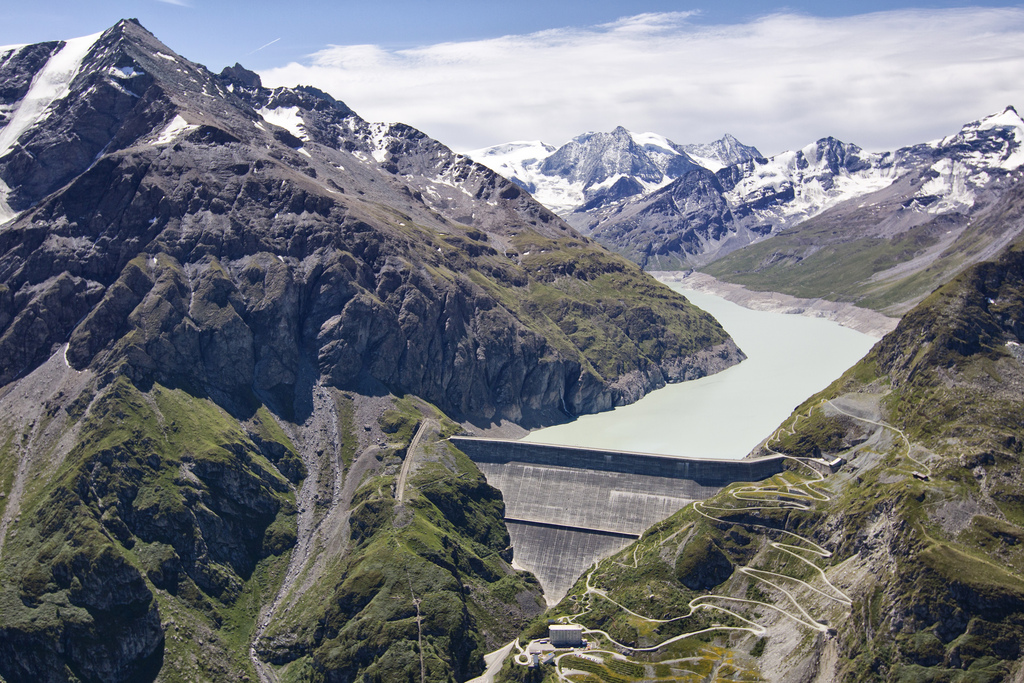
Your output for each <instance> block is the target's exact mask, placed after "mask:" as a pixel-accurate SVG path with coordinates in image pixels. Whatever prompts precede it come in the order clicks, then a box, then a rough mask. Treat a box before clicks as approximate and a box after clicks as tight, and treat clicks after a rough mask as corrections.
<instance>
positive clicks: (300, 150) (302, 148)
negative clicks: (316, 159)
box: [295, 147, 313, 159]
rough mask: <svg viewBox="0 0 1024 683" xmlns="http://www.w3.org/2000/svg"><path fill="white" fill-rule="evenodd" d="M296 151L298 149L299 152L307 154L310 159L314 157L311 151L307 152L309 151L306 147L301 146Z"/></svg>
mask: <svg viewBox="0 0 1024 683" xmlns="http://www.w3.org/2000/svg"><path fill="white" fill-rule="evenodd" d="M295 151H296V152H298V153H299V154H305V155H306V156H307V157H309V158H310V159H312V158H313V155H312V154H310V153H309V152H307V151H306V148H305V147H299V148H298V149H297V150H295Z"/></svg>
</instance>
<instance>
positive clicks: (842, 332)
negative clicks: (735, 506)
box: [523, 286, 876, 458]
mask: <svg viewBox="0 0 1024 683" xmlns="http://www.w3.org/2000/svg"><path fill="white" fill-rule="evenodd" d="M673 289H676V290H677V291H679V292H680V293H682V294H683V295H685V296H686V298H688V299H689V300H690V301H692V302H693V303H695V304H696V305H698V306H700V307H701V308H703V309H704V310H705V311H708V312H709V313H711V314H712V315H713V316H715V318H717V319H718V321H719V322H720V323H721V324H722V326H723V327H725V329H726V330H727V331H728V332H729V334H730V335H732V338H733V339H734V340H735V341H736V344H737V345H739V347H740V348H741V349H743V352H744V353H746V354H747V360H745V361H743V362H742V363H740V364H738V365H736V366H733V367H731V368H729V369H728V370H725V371H723V372H720V373H718V374H717V375H712V376H711V377H705V378H703V379H698V380H695V381H692V382H681V383H679V384H670V385H669V386H667V387H665V388H663V389H659V390H657V391H654V392H652V393H650V394H648V395H647V396H645V397H644V398H643V399H642V400H640V401H638V402H637V403H634V404H633V405H629V406H624V407H622V408H616V409H615V410H612V411H609V412H605V413H600V414H597V415H585V416H583V417H580V418H578V419H577V420H575V421H574V422H571V423H568V424H564V425H559V426H557V427H549V428H547V429H540V430H537V431H535V432H533V433H531V434H529V435H528V436H527V437H525V438H524V439H523V440H524V441H532V442H535V443H553V444H561V445H568V446H588V447H592V448H611V449H616V450H628V451H639V452H644V453H660V454H663V455H678V456H686V457H697V458H742V457H744V456H745V455H747V454H748V453H749V452H750V451H751V450H752V449H753V448H754V447H755V446H757V444H758V443H760V442H761V441H762V440H763V439H764V438H766V437H767V436H769V435H770V434H771V433H772V432H773V431H774V430H775V429H776V428H777V427H778V426H779V424H780V423H781V422H782V421H783V420H785V419H786V418H787V417H788V416H789V415H790V413H792V412H793V409H794V408H795V407H796V406H798V405H799V404H800V403H802V402H803V401H804V400H805V399H806V398H807V397H809V396H811V395H812V394H814V393H815V392H817V391H820V390H821V389H824V388H825V387H826V386H828V385H829V384H830V383H831V382H832V381H833V380H834V379H836V378H837V377H839V376H840V375H841V374H843V372H844V371H846V370H847V369H848V368H849V367H850V366H851V365H853V364H854V363H856V362H857V361H858V360H860V359H861V358H862V357H863V356H864V354H866V353H867V352H868V350H870V349H871V347H872V346H873V345H874V343H875V341H876V340H875V339H874V338H873V337H869V336H868V335H866V334H862V333H860V332H856V331H854V330H851V329H848V328H846V327H842V326H840V325H839V324H837V323H834V322H830V321H828V320H824V319H821V318H808V317H805V316H801V315H787V314H783V313H768V312H765V311H752V310H750V309H747V308H743V307H742V306H739V305H737V304H734V303H731V302H729V301H726V300H725V299H722V298H721V297H717V296H714V295H711V294H706V293H704V292H694V291H687V290H683V289H681V288H679V287H678V286H674V287H673Z"/></svg>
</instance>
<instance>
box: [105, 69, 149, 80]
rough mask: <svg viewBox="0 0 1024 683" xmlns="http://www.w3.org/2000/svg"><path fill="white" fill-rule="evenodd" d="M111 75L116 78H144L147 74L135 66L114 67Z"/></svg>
mask: <svg viewBox="0 0 1024 683" xmlns="http://www.w3.org/2000/svg"><path fill="white" fill-rule="evenodd" d="M110 74H111V75H112V76H114V77H116V78H135V77H136V76H144V75H145V74H146V72H145V71H143V70H141V69H136V68H135V67H133V66H120V67H118V66H112V67H110Z"/></svg>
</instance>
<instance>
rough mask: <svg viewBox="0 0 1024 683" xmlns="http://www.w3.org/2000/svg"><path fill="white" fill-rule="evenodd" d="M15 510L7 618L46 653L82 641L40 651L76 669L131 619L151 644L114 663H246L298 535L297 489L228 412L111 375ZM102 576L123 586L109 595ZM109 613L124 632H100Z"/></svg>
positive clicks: (194, 669)
mask: <svg viewBox="0 0 1024 683" xmlns="http://www.w3.org/2000/svg"><path fill="white" fill-rule="evenodd" d="M271 431H272V430H270V429H268V430H267V438H274V435H273V434H271V433H270V432H271ZM278 436H280V434H278ZM275 443H279V445H280V446H281V447H282V449H283V450H285V451H287V450H289V449H290V448H291V445H290V444H289V443H287V442H286V441H285V442H283V443H281V442H277V441H275ZM21 511H22V512H21V522H20V524H18V525H17V527H16V532H17V533H15V534H11V536H10V537H9V540H8V543H7V544H6V546H5V550H4V554H5V563H4V567H3V572H4V581H3V588H2V589H0V595H2V596H3V597H2V598H0V599H2V600H3V601H4V603H5V604H8V605H9V606H10V609H5V610H3V612H2V614H3V624H2V626H0V628H4V629H9V630H11V631H20V632H22V633H25V634H32V635H31V638H32V642H33V644H34V647H36V648H38V651H39V652H40V653H43V652H47V651H49V650H52V649H53V648H55V647H57V645H56V644H55V643H54V642H53V640H52V639H53V638H54V637H57V638H61V637H63V638H71V639H78V640H79V641H80V642H81V639H83V638H84V639H85V640H84V644H83V645H81V646H80V648H81V652H82V655H84V656H86V657H88V658H89V659H84V660H78V659H75V657H74V655H70V656H65V658H59V657H57V656H56V655H54V654H51V655H46V656H51V657H54V660H53V661H54V662H61V661H63V662H64V663H65V665H66V666H69V667H71V668H72V669H78V670H82V671H88V670H89V668H90V667H92V666H104V665H108V666H109V665H111V664H110V663H108V661H107V660H106V657H108V656H109V655H103V654H101V652H105V650H103V651H101V650H97V649H96V646H95V645H89V644H88V643H89V642H90V641H89V639H90V638H95V637H96V636H94V635H93V636H90V635H88V634H97V635H98V634H101V633H103V634H106V635H104V637H114V638H119V637H121V638H125V637H129V634H130V633H131V632H132V631H131V630H132V629H134V630H135V631H136V634H135V635H134V636H131V637H134V638H137V639H140V638H141V640H137V641H136V642H135V644H134V645H133V646H132V647H137V648H140V649H141V650H142V651H143V652H145V651H146V650H145V648H147V647H149V648H152V650H151V651H152V652H153V653H154V654H153V655H152V656H151V657H148V658H145V659H144V661H142V662H141V663H139V662H134V663H133V662H131V661H130V660H129V661H127V662H121V661H120V660H114V663H113V665H114V666H135V667H141V668H137V669H133V670H134V671H135V672H136V674H139V675H141V672H142V671H143V670H145V669H146V668H147V667H149V666H152V665H153V662H154V661H156V660H155V659H154V657H160V658H162V660H163V662H164V663H165V664H171V665H172V666H171V670H174V671H179V672H181V673H180V675H181V679H180V680H194V676H193V675H198V676H199V677H205V676H213V677H217V676H218V675H219V674H218V672H223V671H229V670H233V671H236V672H245V671H250V672H251V668H250V667H251V665H250V663H249V661H248V657H247V654H246V653H247V648H246V647H245V644H246V643H247V642H248V639H249V637H250V636H251V633H252V629H253V628H254V623H255V617H256V614H257V611H258V609H259V606H260V605H261V604H262V603H263V602H264V601H265V600H266V599H268V597H269V596H270V595H272V594H273V592H274V591H275V590H276V585H277V582H278V581H280V575H281V571H282V569H283V566H284V564H286V563H287V557H288V555H287V552H288V550H289V549H290V548H291V546H292V545H293V544H294V540H295V508H294V496H293V494H292V493H291V492H290V491H289V486H288V482H287V480H286V479H285V478H284V477H283V476H282V475H281V474H280V473H278V471H277V470H276V469H275V468H274V467H273V466H272V465H271V464H270V463H269V461H267V460H266V458H265V457H264V456H263V455H262V454H261V453H260V451H259V450H258V449H257V448H256V446H255V445H254V443H253V442H252V441H250V440H249V438H248V437H247V436H246V434H245V433H244V432H243V431H242V430H241V429H240V427H239V425H238V424H237V422H235V421H234V420H233V419H232V418H230V417H229V416H228V415H227V414H226V413H224V412H223V411H222V410H220V409H219V408H217V407H216V406H214V405H213V404H212V403H210V402H208V401H205V400H202V399H196V398H194V397H192V396H189V395H188V394H186V393H185V392H182V391H180V390H170V389H166V388H164V387H161V386H159V385H155V386H153V387H152V389H151V390H150V391H149V392H147V393H143V392H141V391H139V390H138V389H136V388H135V387H134V386H133V385H131V384H130V383H129V382H127V381H126V380H124V379H118V380H115V382H114V383H113V384H111V385H110V386H109V387H107V389H106V390H104V391H103V392H102V393H101V395H100V397H99V398H98V399H97V400H96V402H95V403H94V405H93V407H92V409H91V410H90V411H89V413H88V415H87V416H86V417H85V420H84V422H83V424H82V428H81V433H80V435H79V440H78V445H77V446H76V447H75V448H73V449H72V451H71V452H70V454H69V455H68V456H67V458H66V459H65V460H64V462H63V464H62V465H61V466H60V469H59V470H58V472H57V474H56V476H54V477H52V478H50V479H49V480H46V481H43V482H39V483H38V484H37V485H35V486H32V487H31V488H30V489H28V490H27V491H26V495H25V497H24V498H23V500H22V504H21ZM102 585H120V586H121V588H119V589H118V590H117V592H116V593H115V594H113V595H111V594H108V593H107V592H106V591H104V590H102V589H101V588H100V586H102ZM111 610H113V612H112V611H111ZM112 614H119V615H121V616H119V617H117V619H116V621H117V623H118V624H120V625H119V626H117V627H116V628H118V629H128V630H127V631H119V632H114V634H108V633H106V631H107V629H109V628H113V626H112V625H108V624H109V622H110V619H111V618H112V617H111V615H112ZM68 615H76V616H75V617H74V618H73V619H69V618H67V617H68ZM168 619H171V620H173V624H174V626H173V628H172V630H171V631H170V632H169V633H166V640H164V637H161V636H159V634H160V633H161V632H162V630H163V627H162V626H161V622H167V620H168ZM168 623H169V622H168ZM117 633H121V634H123V635H117ZM140 633H141V634H145V635H142V636H140V635H139V634H140ZM61 634H64V635H63V636H61ZM158 638H159V639H158ZM146 639H149V640H148V642H147V640H146ZM95 642H96V643H100V642H102V640H98V641H95ZM83 667H84V668H83ZM129 671H132V670H129ZM190 672H191V673H190ZM126 673H127V672H126ZM172 679H173V677H172ZM168 680H171V679H168Z"/></svg>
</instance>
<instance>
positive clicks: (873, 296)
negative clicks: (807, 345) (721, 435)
mask: <svg viewBox="0 0 1024 683" xmlns="http://www.w3.org/2000/svg"><path fill="white" fill-rule="evenodd" d="M1022 143H1024V121H1022V120H1021V119H1020V117H1019V116H1018V115H1017V113H1016V111H1015V110H1013V109H1012V108H1008V109H1006V110H1005V111H1003V112H1001V113H999V114H995V115H993V116H990V117H987V118H984V119H981V120H979V121H977V122H975V123H971V124H968V125H967V126H965V127H964V128H963V129H962V130H961V131H960V132H959V133H957V134H955V135H952V136H950V137H947V138H945V139H943V140H941V141H936V142H933V143H927V144H921V145H915V146H911V147H905V148H902V149H900V150H897V151H894V152H887V153H870V152H866V151H864V150H862V149H860V148H858V147H856V146H854V145H850V144H848V143H842V142H840V141H838V140H835V139H832V138H825V139H822V140H819V141H818V142H816V143H813V144H811V145H808V146H807V147H804V148H803V149H801V150H797V151H794V152H787V153H783V154H780V155H776V156H774V157H771V158H765V157H763V156H762V155H761V154H760V152H758V150H757V149H755V148H753V147H748V146H746V145H743V144H742V143H740V142H739V141H737V140H736V139H735V138H732V137H731V136H725V137H723V138H722V139H721V140H719V141H717V142H715V143H710V144H705V145H679V144H676V143H674V142H671V141H669V140H667V139H666V138H664V137H662V136H658V135H655V134H650V133H648V134H633V133H630V132H629V131H627V130H626V129H625V128H621V127H620V128H617V129H615V130H614V131H612V132H611V133H588V134H585V135H582V136H579V137H577V138H575V139H574V140H573V141H571V142H570V143H568V144H567V145H565V146H563V147H561V148H554V147H552V146H550V145H545V144H543V143H510V144H508V145H502V146H498V147H494V148H488V149H487V150H480V151H478V152H473V153H470V154H469V155H466V156H464V155H460V154H456V153H455V152H453V151H452V150H450V149H449V148H448V147H446V146H445V145H444V144H442V143H441V142H438V141H436V140H433V139H431V138H430V137H428V136H427V135H425V134H424V133H422V132H421V131H418V130H416V129H414V128H412V127H410V126H406V125H404V124H380V123H372V122H368V121H365V120H363V119H362V118H361V117H359V116H358V115H357V114H356V113H355V112H353V111H352V110H351V109H350V108H349V107H348V106H347V105H345V104H344V103H343V102H341V101H339V100H337V99H335V98H334V97H332V96H331V95H329V94H327V93H324V92H322V91H320V90H317V89H315V88H311V87H307V86H299V87H295V88H266V87H264V86H263V83H262V81H261V79H260V77H259V75H258V74H256V73H254V72H252V71H249V70H247V69H245V68H244V67H243V66H241V65H239V64H236V65H235V66H234V67H229V68H226V69H224V70H223V71H222V72H221V73H220V74H214V73H212V72H210V71H209V70H207V69H206V68H205V67H203V66H202V65H199V64H195V63H193V62H190V61H188V60H187V59H186V58H184V57H182V56H180V55H177V54H176V53H175V52H174V51H173V50H172V49H171V48H169V47H168V46H166V45H164V44H163V43H161V42H160V41H159V40H158V39H157V38H156V37H154V36H153V35H152V34H150V33H149V32H148V31H147V30H146V29H144V28H143V27H142V26H141V25H140V24H139V23H138V22H137V21H135V20H125V21H121V22H119V23H118V24H117V25H115V26H113V27H111V28H110V29H108V30H106V31H104V32H103V33H100V34H96V35H93V36H88V37H85V38H80V39H75V40H70V41H53V42H46V43H40V44H34V45H20V46H12V47H6V48H2V49H0V681H6V682H7V683H20V682H21V681H33V682H36V681H42V682H45V683H51V682H53V683H66V682H70V681H81V682H89V683H92V682H94V681H95V682H100V681H102V682H108V681H109V682H115V681H116V682H120V681H161V682H163V681H168V682H170V681H197V680H209V681H224V680H241V681H261V682H262V683H273V682H282V683H283V682H291V681H315V682H318V683H320V682H323V683H328V682H329V683H342V682H345V683H349V682H355V681H359V682H363V683H370V682H382V683H390V682H392V681H417V680H419V681H421V682H424V681H430V682H435V681H437V682H442V681H460V682H461V681H469V680H473V679H474V678H476V677H477V676H480V675H481V674H483V673H484V669H485V660H484V655H485V654H487V653H490V652H493V651H496V650H499V649H500V648H502V647H503V646H508V648H509V651H510V654H509V656H508V657H507V658H506V659H505V661H504V663H503V664H500V663H499V664H498V665H497V666H496V668H498V669H500V670H499V671H498V672H497V673H496V674H495V677H494V679H493V680H497V681H531V682H533V683H537V682H545V683H547V682H551V683H553V682H555V681H567V680H571V681H609V682H614V683H622V682H626V681H680V680H683V681H690V680H692V681H705V680H715V681H756V680H768V681H785V682H791V683H805V682H806V683H811V682H813V681H833V680H835V681H851V682H853V681H911V680H920V681H950V682H953V681H956V682H964V683H967V682H974V681H978V682H981V681H1022V680H1024V652H1022V649H1021V644H1022V643H1024V551H1022V548H1024V497H1022V494H1021V491H1022V490H1024V489H1022V487H1024V470H1022V467H1021V463H1022V453H1024V399H1022V396H1024V393H1022V391H1024V350H1022V349H1024V346H1022V344H1024V325H1022V322H1021V320H1022V317H1024V237H1022V236H1021V235H1020V232H1021V229H1022V228H1024V222H1022V219H1021V213H1020V208H1021V205H1022V204H1021V192H1022V188H1024V185H1022V184H1021V183H1022V177H1021V174H1022V171H1021V167H1022V166H1024V151H1022V150H1021V144H1022ZM478 162H479V163H478ZM485 164H486V165H485ZM488 165H492V167H493V170H492V168H488ZM496 171H497V172H496ZM602 245H604V246H602ZM692 268H698V269H700V270H701V271H702V272H703V273H706V274H710V275H713V276H714V277H716V278H719V279H720V280H722V281H729V282H733V283H739V284H741V285H743V286H746V287H748V288H750V289H759V290H764V291H778V292H786V293H788V294H791V295H794V296H800V297H807V298H811V299H815V298H817V299H827V300H830V301H836V302H842V303H846V304H851V305H856V306H860V307H864V308H867V309H871V311H872V315H870V316H868V317H867V319H868V320H870V321H871V322H872V324H873V325H875V326H876V328H877V329H879V330H880V331H887V330H889V329H891V327H892V325H891V324H890V323H892V322H893V321H892V320H891V319H886V318H882V317H881V316H878V314H877V313H874V312H876V311H880V312H882V313H885V314H886V315H888V316H891V317H892V318H896V317H899V318H900V320H899V323H898V324H897V325H895V329H893V330H892V331H889V332H888V334H885V336H884V337H883V338H882V339H881V341H880V342H879V343H878V344H876V345H875V347H874V348H873V349H872V350H871V351H870V352H869V354H868V355H867V356H866V357H865V358H864V359H863V360H862V361H860V362H859V363H857V364H856V365H854V366H853V367H852V368H850V369H849V370H848V371H847V372H846V373H845V374H844V375H843V376H842V377H840V378H839V379H837V380H836V381H835V382H834V383H833V384H832V385H831V386H829V387H828V388H827V389H825V390H824V391H822V392H820V393H818V394H817V395H815V396H812V397H810V398H808V399H807V400H806V401H805V402H803V403H802V404H801V405H800V406H797V408H796V409H795V410H794V412H793V413H792V415H791V416H790V417H789V418H788V419H786V421H785V422H784V423H783V424H781V425H780V426H779V427H778V429H777V430H776V431H775V432H774V433H772V434H771V435H768V436H767V438H766V439H765V440H764V441H763V442H762V443H761V445H760V446H758V447H757V448H756V449H755V451H754V452H753V453H751V455H750V456H748V457H759V456H764V455H783V456H786V458H787V459H786V461H785V462H786V469H785V471H784V472H782V473H781V474H778V475H776V476H774V477H771V478H769V479H766V480H764V481H761V482H749V483H747V482H744V483H737V484H731V485H729V486H727V487H725V488H724V489H722V490H721V491H720V492H719V493H717V494H716V495H714V496H711V497H709V498H707V499H705V500H699V501H697V502H696V503H694V504H692V505H688V506H687V507H685V508H684V509H682V510H680V511H679V512H676V513H675V514H673V515H672V516H670V517H668V518H667V519H664V520H662V521H660V522H658V523H656V524H655V525H654V526H653V527H651V528H649V529H648V530H647V531H645V532H644V533H643V534H642V535H641V536H640V538H639V539H637V540H636V542H635V543H631V544H630V545H629V546H628V547H626V548H625V549H624V550H622V551H621V552H618V553H616V554H614V555H612V556H611V557H607V558H605V559H603V560H601V561H599V562H598V563H596V564H595V565H593V566H592V567H591V568H590V569H589V570H588V571H587V572H586V573H585V574H584V576H583V577H581V578H580V580H579V581H577V582H576V583H575V585H574V586H573V587H571V588H570V589H569V590H568V594H567V595H566V597H565V598H564V599H562V600H561V601H560V602H558V604H556V605H554V606H553V607H551V608H550V609H548V607H547V603H546V601H545V596H544V594H543V591H542V587H541V585H540V584H539V582H538V581H537V579H536V578H535V577H534V576H533V575H531V574H530V573H529V572H526V571H522V570H518V569H517V568H516V565H515V548H513V547H512V541H511V536H510V534H509V530H508V525H507V524H506V519H505V517H506V506H505V502H504V501H503V499H502V495H501V493H500V491H498V490H497V489H496V488H494V487H492V486H490V485H489V484H488V482H487V480H486V478H485V477H484V475H483V474H482V473H481V471H480V469H479V468H478V467H477V466H476V465H475V464H474V462H473V461H472V460H471V459H470V458H469V457H467V455H466V454H465V453H463V452H462V451H460V450H459V449H458V448H457V447H456V446H455V445H454V444H453V442H452V441H450V440H449V437H452V436H454V435H456V434H460V435H463V434H487V435H495V434H497V435H501V434H503V433H511V432H515V433H522V432H523V431H525V430H530V429H535V428H538V427H542V426H547V425H551V424H555V423H561V422H566V421H568V420H571V419H573V418H575V417H576V416H579V415H582V414H589V413H599V412H602V411H607V410H610V409H612V408H614V407H616V406H623V405H626V404H630V403H634V402H636V401H638V400H639V399H641V398H642V397H643V396H645V395H646V394H649V393H650V392H652V391H655V390H657V389H658V388H660V387H664V386H665V385H666V384H668V383H674V382H682V381H687V380H691V379H696V378H699V377H704V376H707V375H712V374H714V373H717V372H720V371H724V370H727V369H728V368H730V367H732V366H733V365H735V364H737V363H740V362H742V361H743V359H744V354H743V351H742V349H740V348H738V347H737V345H736V343H735V342H734V341H733V339H731V338H730V336H729V334H728V333H727V331H726V330H725V329H724V328H723V327H722V326H721V325H720V324H719V323H718V322H717V321H716V320H715V319H714V318H713V317H712V316H711V315H709V314H707V313H705V312H703V311H701V310H700V309H698V308H697V307H696V306H694V305H693V304H691V303H690V302H689V301H687V300H686V299H685V298H684V297H682V296H680V295H678V294H677V293H676V292H674V291H672V290H671V289H670V288H668V287H666V286H664V285H662V284H660V283H658V282H657V281H656V280H655V279H653V278H652V277H651V276H650V275H648V274H647V273H645V272H644V269H646V270H659V269H660V270H679V271H686V270H689V269H692ZM702 276H703V277H709V275H702ZM873 329H874V328H873ZM819 386H820V385H819ZM787 409H788V408H787ZM735 417H736V419H743V417H744V416H743V415H736V416H735ZM634 537H635V536H634ZM554 624H562V625H566V626H568V625H574V624H575V625H579V626H580V627H581V629H582V632H583V634H584V637H585V638H587V640H588V641H589V642H590V643H592V647H591V648H590V649H589V650H585V651H584V650H570V649H565V650H558V651H553V652H552V653H551V657H550V659H549V660H548V661H547V662H546V663H543V664H540V665H539V666H531V664H532V661H531V657H530V654H529V653H530V648H531V647H533V645H531V643H533V644H538V643H540V641H542V640H543V639H544V638H547V637H548V636H549V627H550V626H551V625H554ZM546 645H549V646H550V645H551V644H550V643H547V644H546ZM549 650H550V648H549ZM480 680H486V679H480Z"/></svg>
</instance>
